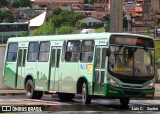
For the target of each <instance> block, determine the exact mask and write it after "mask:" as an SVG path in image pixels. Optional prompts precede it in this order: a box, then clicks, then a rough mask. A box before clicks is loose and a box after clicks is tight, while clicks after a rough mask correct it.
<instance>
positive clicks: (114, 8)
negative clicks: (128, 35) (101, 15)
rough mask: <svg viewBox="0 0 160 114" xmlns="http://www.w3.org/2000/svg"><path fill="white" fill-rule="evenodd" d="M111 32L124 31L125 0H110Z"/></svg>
mask: <svg viewBox="0 0 160 114" xmlns="http://www.w3.org/2000/svg"><path fill="white" fill-rule="evenodd" d="M110 32H123V0H110Z"/></svg>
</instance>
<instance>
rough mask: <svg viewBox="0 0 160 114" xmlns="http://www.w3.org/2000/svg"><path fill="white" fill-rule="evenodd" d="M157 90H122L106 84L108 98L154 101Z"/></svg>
mask: <svg viewBox="0 0 160 114" xmlns="http://www.w3.org/2000/svg"><path fill="white" fill-rule="evenodd" d="M154 92H155V88H152V89H131V88H127V89H126V88H120V87H117V88H116V87H113V86H112V85H110V84H106V92H105V93H106V95H105V96H106V97H115V98H121V97H128V98H145V99H153V97H154Z"/></svg>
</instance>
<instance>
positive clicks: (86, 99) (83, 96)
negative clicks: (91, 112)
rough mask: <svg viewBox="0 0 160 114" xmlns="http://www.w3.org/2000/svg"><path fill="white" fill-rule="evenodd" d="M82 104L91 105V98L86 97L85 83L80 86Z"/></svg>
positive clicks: (86, 87) (86, 88)
mask: <svg viewBox="0 0 160 114" xmlns="http://www.w3.org/2000/svg"><path fill="white" fill-rule="evenodd" d="M82 104H83V105H85V104H91V96H90V95H88V86H87V83H86V82H84V83H83V84H82Z"/></svg>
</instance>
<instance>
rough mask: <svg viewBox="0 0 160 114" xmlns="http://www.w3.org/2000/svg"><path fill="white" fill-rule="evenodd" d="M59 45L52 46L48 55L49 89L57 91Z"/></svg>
mask: <svg viewBox="0 0 160 114" xmlns="http://www.w3.org/2000/svg"><path fill="white" fill-rule="evenodd" d="M60 53H61V47H52V50H51V57H50V77H49V90H50V91H58V88H59V87H58V84H59V61H60Z"/></svg>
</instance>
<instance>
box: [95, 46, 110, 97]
mask: <svg viewBox="0 0 160 114" xmlns="http://www.w3.org/2000/svg"><path fill="white" fill-rule="evenodd" d="M106 64H107V63H106V46H97V47H96V53H95V71H94V78H93V79H94V94H95V95H96V94H98V95H104V94H105V93H104V81H105V67H106Z"/></svg>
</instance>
